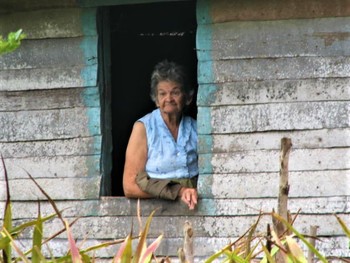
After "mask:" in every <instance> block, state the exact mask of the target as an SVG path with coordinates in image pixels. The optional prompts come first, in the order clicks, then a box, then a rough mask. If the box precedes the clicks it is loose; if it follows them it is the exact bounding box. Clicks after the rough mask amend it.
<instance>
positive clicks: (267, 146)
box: [198, 128, 350, 154]
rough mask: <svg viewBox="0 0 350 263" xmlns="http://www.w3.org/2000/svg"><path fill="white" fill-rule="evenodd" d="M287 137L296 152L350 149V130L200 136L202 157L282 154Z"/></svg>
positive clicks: (199, 145) (199, 146) (199, 147)
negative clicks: (278, 151)
mask: <svg viewBox="0 0 350 263" xmlns="http://www.w3.org/2000/svg"><path fill="white" fill-rule="evenodd" d="M283 137H289V138H291V139H292V140H293V149H294V150H295V149H322V148H340V147H344V148H346V147H350V129H349V128H344V129H323V130H306V131H285V132H283V131H276V132H267V133H265V132H264V133H249V134H213V135H199V137H198V140H199V144H198V151H199V153H201V154H202V153H229V152H244V151H255V150H278V149H279V147H280V146H279V141H280V139H281V138H283Z"/></svg>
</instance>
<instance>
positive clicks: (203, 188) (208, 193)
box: [197, 174, 215, 211]
mask: <svg viewBox="0 0 350 263" xmlns="http://www.w3.org/2000/svg"><path fill="white" fill-rule="evenodd" d="M212 185H213V175H212V174H210V175H209V174H208V175H206V174H205V175H200V176H199V177H198V184H197V188H198V195H199V197H200V198H213V197H214V194H213V189H212ZM207 210H209V211H215V206H214V203H213V206H212V207H207Z"/></svg>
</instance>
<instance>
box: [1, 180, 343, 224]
mask: <svg viewBox="0 0 350 263" xmlns="http://www.w3.org/2000/svg"><path fill="white" fill-rule="evenodd" d="M292 187H293V188H294V186H292ZM55 204H56V206H57V207H58V208H59V209H60V210H64V211H63V212H62V214H63V216H64V217H71V218H72V217H91V216H96V217H97V216H100V217H103V216H115V217H121V216H137V200H136V199H128V198H123V197H108V198H102V200H79V201H55ZM349 205H350V197H348V196H338V197H334V196H331V197H304V198H300V197H297V198H290V199H289V201H288V208H289V210H290V211H291V212H292V213H296V212H298V211H299V210H300V214H332V213H349V212H350V206H349ZM4 207H5V202H4V201H3V202H0V219H3V215H4ZM276 207H277V198H276V197H275V198H247V199H233V198H227V199H202V198H200V199H199V202H198V207H197V208H196V210H195V211H189V210H188V208H187V207H186V206H185V205H184V204H183V203H182V202H181V201H180V200H177V201H167V200H161V199H149V200H141V212H142V214H143V215H145V216H147V215H149V214H151V212H153V211H154V210H155V209H157V211H156V213H155V216H163V217H165V216H184V215H187V216H242V215H256V216H258V215H259V213H260V211H263V212H271V211H272V209H273V208H276ZM40 208H41V213H42V215H49V214H52V213H54V212H55V211H54V209H53V208H52V206H51V204H50V203H49V202H47V201H40ZM12 209H13V218H14V219H16V220H20V219H34V218H36V217H37V213H38V201H24V202H22V201H13V202H12Z"/></svg>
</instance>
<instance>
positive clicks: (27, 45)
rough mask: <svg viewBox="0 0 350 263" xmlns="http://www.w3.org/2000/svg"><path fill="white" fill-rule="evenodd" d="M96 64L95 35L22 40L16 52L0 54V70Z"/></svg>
mask: <svg viewBox="0 0 350 263" xmlns="http://www.w3.org/2000/svg"><path fill="white" fill-rule="evenodd" d="M96 64H97V37H96V36H91V37H76V38H58V39H45V40H43V39H41V40H24V41H23V42H22V44H21V46H20V48H19V49H18V50H16V52H12V53H9V54H5V55H3V56H2V57H1V60H0V70H8V69H27V68H57V67H58V68H60V67H61V68H65V67H75V66H92V65H96Z"/></svg>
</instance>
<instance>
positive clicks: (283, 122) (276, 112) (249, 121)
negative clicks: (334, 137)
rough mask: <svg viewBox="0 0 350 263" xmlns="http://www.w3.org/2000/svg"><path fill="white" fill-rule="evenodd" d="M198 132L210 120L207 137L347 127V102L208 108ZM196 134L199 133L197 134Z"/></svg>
mask: <svg viewBox="0 0 350 263" xmlns="http://www.w3.org/2000/svg"><path fill="white" fill-rule="evenodd" d="M204 113H205V114H206V115H208V116H202V117H201V118H198V127H199V128H198V129H199V130H200V129H201V127H202V126H203V127H204V126H206V125H207V123H206V122H205V120H211V129H212V130H211V133H219V134H228V133H244V132H257V131H283V130H314V129H331V128H334V129H336V128H347V127H349V126H350V119H349V116H350V104H349V103H348V102H345V101H344V102H334V101H329V102H300V103H299V102H298V103H278V104H277V103H276V104H261V105H244V106H222V107H213V108H208V111H207V112H204ZM199 133H200V132H199Z"/></svg>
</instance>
